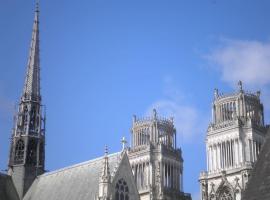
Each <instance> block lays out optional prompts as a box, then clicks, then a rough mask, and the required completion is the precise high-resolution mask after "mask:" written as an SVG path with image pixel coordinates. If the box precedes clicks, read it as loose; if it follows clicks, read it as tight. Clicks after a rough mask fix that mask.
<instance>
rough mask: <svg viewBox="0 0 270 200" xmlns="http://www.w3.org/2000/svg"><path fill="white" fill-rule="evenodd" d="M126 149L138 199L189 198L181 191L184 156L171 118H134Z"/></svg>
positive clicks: (154, 114) (154, 112)
mask: <svg viewBox="0 0 270 200" xmlns="http://www.w3.org/2000/svg"><path fill="white" fill-rule="evenodd" d="M131 134H132V143H131V147H130V149H129V152H128V156H129V160H130V164H131V167H132V170H133V174H134V177H135V182H136V184H137V189H138V191H139V194H140V199H141V200H150V199H155V200H158V199H160V200H161V199H167V200H171V199H190V195H189V194H185V193H183V178H182V177H183V158H182V152H181V149H179V148H177V146H176V129H175V127H174V123H173V119H165V118H160V117H158V116H157V113H156V110H153V114H152V116H151V117H149V118H145V119H137V118H136V116H134V118H133V125H132V129H131Z"/></svg>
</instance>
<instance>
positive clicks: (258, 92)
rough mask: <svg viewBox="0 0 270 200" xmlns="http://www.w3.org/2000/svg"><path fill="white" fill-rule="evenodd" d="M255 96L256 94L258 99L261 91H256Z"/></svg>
mask: <svg viewBox="0 0 270 200" xmlns="http://www.w3.org/2000/svg"><path fill="white" fill-rule="evenodd" d="M256 94H257V97H258V98H260V96H261V91H260V90H258V91H257V93H256Z"/></svg>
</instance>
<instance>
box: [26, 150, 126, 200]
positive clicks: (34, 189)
mask: <svg viewBox="0 0 270 200" xmlns="http://www.w3.org/2000/svg"><path fill="white" fill-rule="evenodd" d="M108 158H109V168H110V172H111V174H112V176H113V172H114V171H115V170H116V169H117V167H118V164H119V162H120V158H121V153H116V154H111V155H108ZM103 163H104V157H101V158H97V159H94V160H90V161H87V162H84V163H80V164H77V165H74V166H70V167H66V168H63V169H60V170H57V171H53V172H49V173H45V174H43V175H41V176H39V177H37V179H36V180H35V181H34V183H33V185H32V186H31V187H30V189H29V191H28V192H27V193H26V195H25V197H24V198H23V200H48V199H49V200H93V199H95V196H96V195H97V193H98V183H99V176H100V174H101V170H102V167H103Z"/></svg>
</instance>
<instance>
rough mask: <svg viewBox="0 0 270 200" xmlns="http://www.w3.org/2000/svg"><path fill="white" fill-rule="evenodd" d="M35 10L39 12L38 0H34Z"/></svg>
mask: <svg viewBox="0 0 270 200" xmlns="http://www.w3.org/2000/svg"><path fill="white" fill-rule="evenodd" d="M36 12H39V0H37V1H36Z"/></svg>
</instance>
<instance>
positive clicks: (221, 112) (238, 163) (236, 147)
mask: <svg viewBox="0 0 270 200" xmlns="http://www.w3.org/2000/svg"><path fill="white" fill-rule="evenodd" d="M238 86H239V89H238V91H236V92H235V93H233V94H228V95H222V94H219V92H218V90H217V89H216V90H215V93H214V101H213V105H212V122H211V123H210V125H209V127H208V130H207V136H206V151H207V172H202V173H201V174H200V179H199V181H200V187H201V199H202V200H223V199H226V200H240V199H241V194H242V192H243V191H244V190H245V188H246V183H247V181H248V179H249V177H250V171H251V169H252V168H253V165H254V163H255V162H256V160H257V157H258V154H259V152H260V150H261V147H262V144H263V142H264V138H265V135H266V132H267V129H266V126H265V124H264V111H263V105H262V103H261V101H260V92H256V93H249V92H246V91H244V90H243V88H242V82H241V81H239V83H238Z"/></svg>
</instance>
